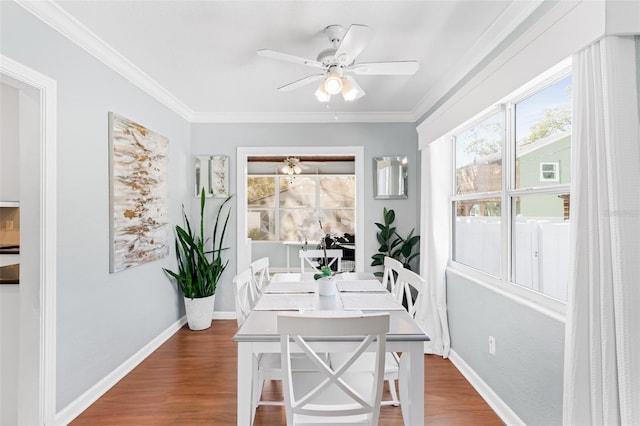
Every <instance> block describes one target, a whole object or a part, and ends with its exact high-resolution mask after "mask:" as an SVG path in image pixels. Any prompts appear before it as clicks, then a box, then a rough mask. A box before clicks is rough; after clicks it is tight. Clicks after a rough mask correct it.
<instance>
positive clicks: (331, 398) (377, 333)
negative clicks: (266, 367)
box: [278, 311, 389, 426]
mask: <svg viewBox="0 0 640 426" xmlns="http://www.w3.org/2000/svg"><path fill="white" fill-rule="evenodd" d="M388 331H389V314H388V313H378V314H360V315H354V314H353V313H346V312H345V313H344V315H341V316H336V315H335V313H333V314H332V315H326V314H324V315H323V313H322V311H318V312H313V313H282V314H279V315H278V333H279V334H280V345H281V363H282V366H283V372H284V377H283V385H284V386H283V388H284V400H285V408H286V417H287V425H288V426H292V425H300V424H312V423H315V424H318V423H321V424H325V425H329V424H365V425H371V426H373V425H377V424H378V418H379V415H380V400H381V398H382V385H383V380H384V377H383V374H384V358H385V348H386V334H387V332H388ZM308 337H310V339H308ZM346 337H348V338H349V339H348V340H349V341H350V342H351V341H353V345H350V347H349V349H348V352H345V354H346V355H347V356H345V357H344V362H343V363H341V364H340V365H333V364H330V363H329V362H328V361H327V360H326V359H325V358H323V356H322V354H323V352H321V353H318V351H317V349H318V348H319V347H320V346H321V344H322V342H323V341H330V340H333V341H335V339H344V338H346ZM371 347H373V349H374V350H375V352H373V353H372V352H365V351H367V350H369V351H371V350H372V349H371ZM343 348H344V349H342V350H345V351H347V348H346V347H345V346H343ZM300 350H301V351H302V352H303V353H304V354H305V355H306V356H307V357H308V359H309V360H311V361H312V362H313V363H314V365H315V366H316V368H317V371H315V372H299V371H294V370H293V369H292V359H294V358H293V356H294V354H296V352H299V351H300ZM364 354H367V355H372V356H368V357H367V359H370V360H372V365H371V366H370V367H371V368H370V370H369V371H366V372H352V371H351V370H350V367H351V366H352V365H353V363H354V362H356V361H357V360H358V359H360V358H361V356H362V355H364Z"/></svg>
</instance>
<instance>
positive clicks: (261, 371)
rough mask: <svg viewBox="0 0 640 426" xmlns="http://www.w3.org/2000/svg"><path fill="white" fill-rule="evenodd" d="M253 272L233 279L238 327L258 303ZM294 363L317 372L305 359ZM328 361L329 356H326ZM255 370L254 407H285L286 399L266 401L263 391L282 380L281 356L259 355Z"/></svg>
mask: <svg viewBox="0 0 640 426" xmlns="http://www.w3.org/2000/svg"><path fill="white" fill-rule="evenodd" d="M254 277H255V275H254V274H253V271H252V269H251V268H247V269H245V270H244V271H242V272H240V273H239V274H238V275H236V276H235V277H234V279H233V283H234V285H233V291H234V296H235V302H236V319H237V322H238V327H240V326H241V325H242V324H243V323H244V321H245V320H246V319H247V317H248V316H249V314H250V313H251V310H252V309H253V306H254V305H255V303H256V301H257V300H256V299H254V293H253V291H252V289H253V288H255V284H254ZM298 358H299V359H295V360H294V362H293V368H294V370H296V371H315V367H314V365H313V363H311V362H309V360H307V359H306V358H305V357H298ZM324 358H325V359H328V355H326V354H325V355H324ZM254 368H255V370H254V371H253V373H252V377H253V383H252V387H253V391H252V405H253V406H254V407H258V406H261V405H284V399H282V400H279V401H266V400H263V399H262V389H263V387H264V384H265V382H267V381H270V380H282V376H283V372H282V368H281V366H280V354H277V353H263V354H259V355H258V356H257V357H256V358H255V360H254Z"/></svg>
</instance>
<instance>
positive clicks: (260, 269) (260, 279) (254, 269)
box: [250, 257, 271, 295]
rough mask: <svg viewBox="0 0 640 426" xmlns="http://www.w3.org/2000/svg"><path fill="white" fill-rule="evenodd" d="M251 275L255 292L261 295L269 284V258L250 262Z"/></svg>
mask: <svg viewBox="0 0 640 426" xmlns="http://www.w3.org/2000/svg"><path fill="white" fill-rule="evenodd" d="M250 267H251V273H252V274H253V278H254V284H255V288H256V292H257V294H258V295H261V294H262V292H263V291H264V288H265V287H266V285H267V284H269V280H270V278H271V275H270V274H269V258H268V257H261V258H260V259H258V260H255V261H253V262H251V265H250Z"/></svg>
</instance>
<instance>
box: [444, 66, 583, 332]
mask: <svg viewBox="0 0 640 426" xmlns="http://www.w3.org/2000/svg"><path fill="white" fill-rule="evenodd" d="M571 73H572V64H571V58H567V59H566V60H564V61H562V62H561V63H559V64H558V65H556V66H555V67H553V68H551V69H550V70H548V71H547V72H545V73H542V74H541V75H540V76H538V77H537V78H535V79H533V80H532V81H530V82H529V83H527V84H525V85H523V86H522V87H520V88H519V89H517V90H516V91H514V92H512V93H511V94H509V95H508V96H506V97H505V98H503V99H502V100H501V101H500V102H498V103H497V104H495V105H493V106H491V107H489V108H487V109H485V110H484V111H482V112H480V113H478V114H477V115H475V116H474V117H473V118H471V119H470V120H468V121H466V122H465V123H463V124H461V125H460V126H458V127H457V128H455V129H453V130H452V131H451V132H449V135H450V141H451V150H452V162H453V167H452V168H453V173H452V179H451V188H452V190H451V194H452V196H451V197H450V203H451V204H450V205H451V207H452V211H451V224H450V235H449V238H450V242H451V244H450V253H449V259H450V262H449V266H450V267H451V268H452V269H454V270H456V272H459V273H462V274H464V275H467V276H469V277H470V278H471V279H473V280H474V281H477V282H479V283H481V284H482V285H485V286H487V287H488V288H492V289H495V290H496V291H498V292H500V293H502V294H504V295H505V296H507V297H510V298H513V299H515V300H517V301H520V302H524V303H525V304H528V305H531V306H532V307H535V308H537V309H539V310H541V311H543V312H545V313H548V314H549V315H551V316H554V317H556V318H558V319H560V320H564V315H565V313H566V302H564V301H561V300H558V299H555V298H553V297H551V296H548V295H546V294H544V293H542V292H540V291H537V290H533V289H529V288H527V287H524V286H522V285H520V284H517V283H516V282H515V280H514V276H513V273H514V263H515V259H514V256H515V252H514V250H513V249H514V241H513V234H514V229H515V224H516V221H515V219H516V216H515V214H514V213H513V212H512V209H513V200H514V198H515V197H519V196H522V195H544V194H570V193H571V191H570V186H571V185H570V183H569V184H552V185H548V184H547V185H541V186H534V187H526V188H517V187H516V167H515V165H516V144H517V142H516V135H515V120H516V116H515V105H516V104H517V103H518V102H520V101H522V100H524V99H527V98H529V97H530V96H532V95H535V94H536V93H539V92H540V91H542V90H544V89H545V88H547V87H549V86H551V85H552V84H554V83H556V82H558V81H560V80H562V79H563V78H565V77H567V76H569V75H571ZM496 110H502V111H503V113H504V139H503V147H502V188H501V190H500V191H491V192H482V193H473V194H464V195H456V191H457V182H456V175H457V167H456V140H455V135H457V134H461V133H463V132H465V131H466V130H468V129H470V128H472V127H473V126H475V125H476V124H478V123H480V122H482V121H483V120H485V119H487V118H488V117H490V116H491V115H493V114H495V113H496ZM557 173H559V166H558V169H557ZM558 181H559V176H558ZM547 182H551V181H547ZM488 198H500V200H501V230H500V231H501V253H500V276H495V275H492V274H490V273H487V272H484V271H482V270H479V269H476V268H473V267H471V266H468V265H465V264H463V263H460V262H457V261H455V260H454V259H453V255H454V253H455V250H456V247H455V219H456V210H455V205H456V202H458V201H468V200H482V199H488Z"/></svg>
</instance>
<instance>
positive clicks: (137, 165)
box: [109, 112, 170, 272]
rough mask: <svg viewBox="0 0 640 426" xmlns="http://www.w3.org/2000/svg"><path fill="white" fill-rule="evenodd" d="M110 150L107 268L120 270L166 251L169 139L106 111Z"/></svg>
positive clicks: (167, 245) (167, 250) (151, 259)
mask: <svg viewBox="0 0 640 426" xmlns="http://www.w3.org/2000/svg"><path fill="white" fill-rule="evenodd" d="M109 151H110V174H111V176H110V180H109V181H110V185H109V186H110V188H109V189H110V191H109V195H110V197H109V198H110V208H111V220H110V224H109V231H110V232H109V240H110V241H109V242H110V252H109V271H110V272H118V271H122V270H124V269H127V268H130V267H132V266H137V265H140V264H143V263H147V262H152V261H154V260H158V259H161V258H163V257H165V256H167V255H168V254H169V237H170V226H169V221H168V212H167V210H168V209H167V203H168V187H167V169H168V159H169V158H168V154H169V140H168V139H167V138H166V137H164V136H161V135H159V134H157V133H155V132H153V131H151V130H149V129H147V128H145V127H143V126H141V125H140V124H138V123H135V122H133V121H131V120H129V119H127V118H125V117H122V116H121V115H118V114H115V113H112V112H110V113H109Z"/></svg>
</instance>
